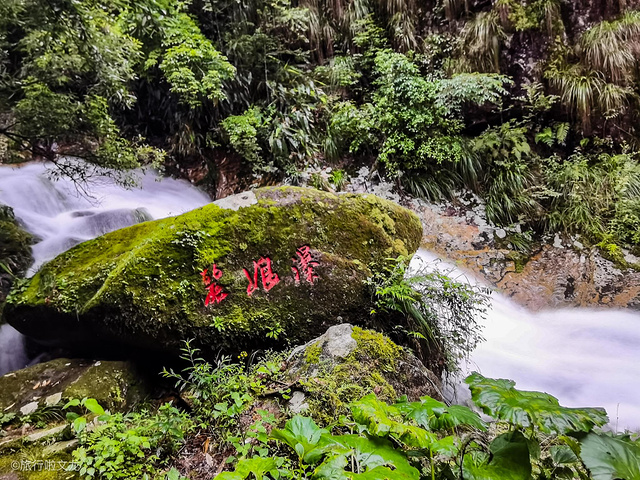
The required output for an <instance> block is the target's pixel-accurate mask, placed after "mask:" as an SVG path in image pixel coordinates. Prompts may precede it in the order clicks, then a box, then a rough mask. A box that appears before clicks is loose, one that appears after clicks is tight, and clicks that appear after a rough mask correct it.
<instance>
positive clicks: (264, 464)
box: [236, 457, 278, 478]
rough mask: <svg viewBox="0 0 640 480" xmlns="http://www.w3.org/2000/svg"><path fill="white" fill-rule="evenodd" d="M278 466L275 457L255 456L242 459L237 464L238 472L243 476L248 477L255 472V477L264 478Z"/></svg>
mask: <svg viewBox="0 0 640 480" xmlns="http://www.w3.org/2000/svg"><path fill="white" fill-rule="evenodd" d="M277 468H278V466H277V465H276V461H275V459H273V458H262V457H253V458H249V459H246V460H240V461H239V462H238V465H237V466H236V473H239V474H240V475H242V478H247V477H248V476H249V475H250V474H253V475H254V476H255V478H262V477H263V476H264V475H266V474H267V473H269V472H270V471H272V470H275V469H277Z"/></svg>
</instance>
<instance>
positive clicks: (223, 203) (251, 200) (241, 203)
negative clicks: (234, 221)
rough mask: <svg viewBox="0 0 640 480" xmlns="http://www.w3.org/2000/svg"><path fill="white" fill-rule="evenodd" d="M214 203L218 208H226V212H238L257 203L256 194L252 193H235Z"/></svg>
mask: <svg viewBox="0 0 640 480" xmlns="http://www.w3.org/2000/svg"><path fill="white" fill-rule="evenodd" d="M213 203H215V204H216V205H217V206H219V207H220V208H226V209H228V210H239V209H241V208H243V207H248V206H250V205H254V204H256V203H258V199H257V198H256V194H255V193H253V191H248V192H242V193H237V194H235V195H229V196H228V197H224V198H221V199H220V200H216V201H215V202H213Z"/></svg>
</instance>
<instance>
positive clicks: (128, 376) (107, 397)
mask: <svg viewBox="0 0 640 480" xmlns="http://www.w3.org/2000/svg"><path fill="white" fill-rule="evenodd" d="M151 390H152V387H151V386H150V382H149V381H148V380H147V379H146V377H145V376H144V375H143V374H141V373H140V372H139V371H138V370H137V369H136V368H135V367H134V366H133V365H132V364H131V363H130V362H119V361H118V362H114V361H89V360H77V359H73V360H71V359H66V358H58V359H56V360H52V361H50V362H46V363H40V364H38V365H34V366H32V367H28V368H24V369H22V370H18V371H16V372H12V373H8V374H6V375H4V376H2V377H0V412H14V413H17V414H21V415H26V414H31V413H33V412H36V415H37V409H38V408H43V407H53V406H58V407H62V406H63V405H64V403H63V402H64V400H66V399H70V398H78V399H82V398H85V397H89V398H95V399H96V400H97V401H98V403H99V404H100V405H102V406H103V407H104V408H107V409H109V410H111V411H112V412H115V411H126V410H127V409H129V408H131V407H132V406H133V405H135V404H136V403H138V402H140V401H142V400H144V399H145V398H146V397H147V396H149V395H150V394H151Z"/></svg>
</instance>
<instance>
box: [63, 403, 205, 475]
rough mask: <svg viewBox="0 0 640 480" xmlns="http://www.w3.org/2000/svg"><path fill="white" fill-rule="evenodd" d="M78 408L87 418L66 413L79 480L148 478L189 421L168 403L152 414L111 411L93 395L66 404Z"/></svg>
mask: <svg viewBox="0 0 640 480" xmlns="http://www.w3.org/2000/svg"><path fill="white" fill-rule="evenodd" d="M78 406H83V407H84V408H86V409H87V410H88V411H89V412H90V414H93V417H94V418H93V421H92V422H91V423H90V424H89V423H88V418H87V416H79V415H78V414H77V413H73V412H70V413H69V414H68V415H67V418H68V419H69V420H70V421H72V426H73V430H74V431H75V433H76V435H77V437H78V439H79V440H80V446H79V447H78V448H77V449H76V450H74V451H73V464H74V466H75V468H76V469H77V470H78V473H79V474H80V476H81V477H82V478H86V479H109V480H110V479H116V478H141V479H142V478H151V477H153V475H154V474H155V473H156V470H157V468H158V467H159V466H160V465H162V464H163V462H165V461H166V459H167V458H170V457H171V456H172V455H173V454H175V453H176V451H177V449H178V446H179V445H180V444H181V442H182V440H184V437H185V434H186V433H188V432H189V431H190V430H191V428H192V425H193V424H192V422H191V420H190V419H189V418H188V416H187V415H186V414H185V413H182V412H180V411H179V410H177V409H176V408H175V407H173V406H172V405H171V404H168V403H167V404H165V405H163V406H161V407H160V408H159V409H158V411H157V412H155V413H152V412H149V411H146V410H143V411H141V412H134V413H128V414H122V413H116V414H110V413H108V412H105V410H104V409H103V408H102V407H101V406H100V405H99V404H98V402H96V401H95V400H94V399H91V398H85V399H83V400H82V401H79V400H72V401H71V402H69V403H68V404H67V405H66V407H65V408H70V407H78Z"/></svg>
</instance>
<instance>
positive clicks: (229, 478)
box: [216, 472, 244, 480]
mask: <svg viewBox="0 0 640 480" xmlns="http://www.w3.org/2000/svg"><path fill="white" fill-rule="evenodd" d="M216 480H244V477H243V476H242V475H240V474H239V473H236V472H222V473H220V474H218V475H216Z"/></svg>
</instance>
